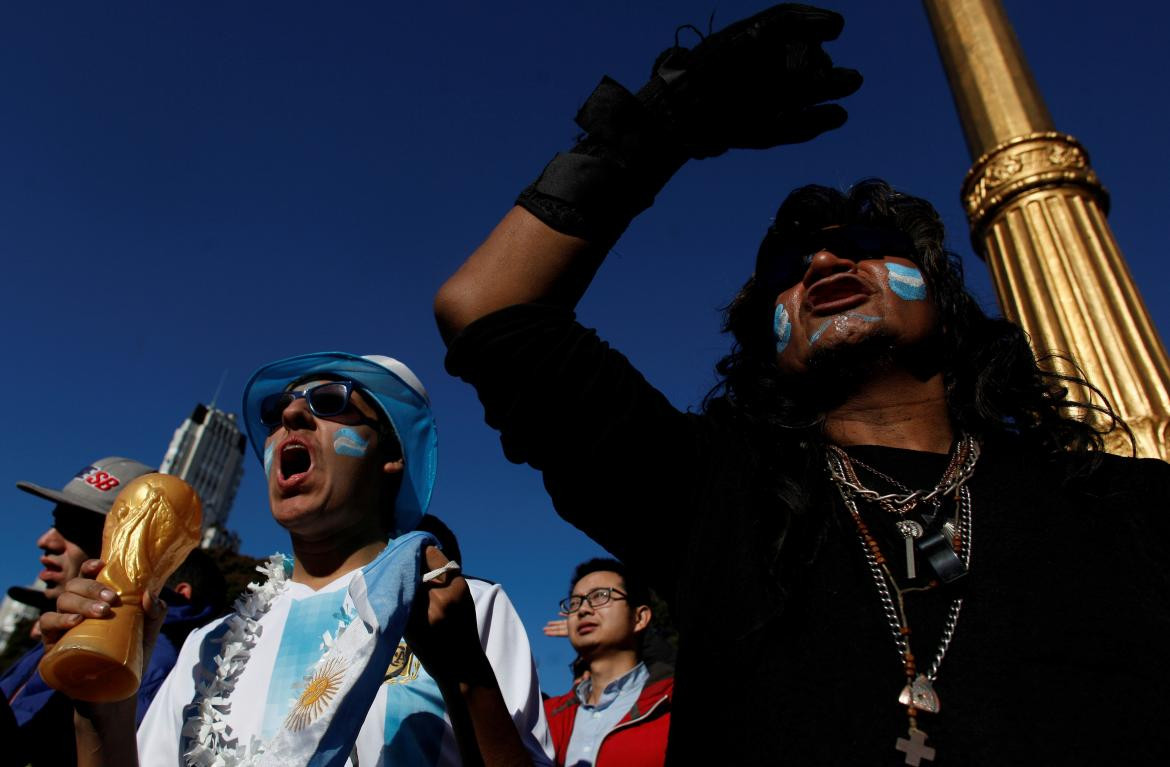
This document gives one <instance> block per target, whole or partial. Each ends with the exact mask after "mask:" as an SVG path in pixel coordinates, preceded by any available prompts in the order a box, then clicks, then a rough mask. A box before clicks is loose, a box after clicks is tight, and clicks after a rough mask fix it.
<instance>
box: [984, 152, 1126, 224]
mask: <svg viewBox="0 0 1170 767" xmlns="http://www.w3.org/2000/svg"><path fill="white" fill-rule="evenodd" d="M1069 185H1073V186H1079V187H1082V188H1084V189H1085V190H1086V191H1088V192H1089V194H1090V195H1091V196H1092V197H1093V198H1094V199H1095V200H1096V202H1097V204H1098V205H1100V206H1101V210H1102V212H1108V210H1109V193H1108V192H1107V191H1106V190H1105V187H1104V186H1102V185H1101V182H1100V180H1098V178H1097V174H1096V173H1095V172H1094V171H1093V169H1092V167H1090V165H1089V153H1088V152H1087V151H1086V150H1085V148H1084V147H1083V146H1081V145H1080V143H1079V142H1078V141H1077V140H1076V139H1074V138H1073V137H1072V136H1069V135H1068V134H1066V133H1058V132H1055V131H1043V132H1039V133H1029V134H1027V135H1024V136H1017V137H1016V138H1013V139H1009V140H1007V141H1004V142H1003V143H1001V144H998V145H997V146H995V147H993V148H992V149H991V150H990V151H988V152H985V153H984V154H983V155H982V156H981V157H979V158H978V159H977V160H975V163H974V164H973V165H972V166H971V169H970V170H969V171H967V177H966V178H965V179H964V180H963V188H962V192H961V196H962V200H963V207H964V209H965V210H966V211H967V219H968V220H969V221H970V222H971V229H972V235H973V237H975V238H979V237H980V236H981V233H982V231H983V230H984V229H985V228H986V226H987V224H988V223H990V221H991V218H992V217H993V216H995V214H996V213H998V212H999V211H1000V209H1002V208H1003V207H1004V206H1005V205H1008V204H1009V203H1011V202H1012V201H1013V200H1015V199H1017V198H1019V197H1020V196H1021V195H1024V194H1026V193H1028V192H1030V191H1032V190H1035V189H1040V188H1043V187H1049V186H1064V187H1067V186H1069Z"/></svg>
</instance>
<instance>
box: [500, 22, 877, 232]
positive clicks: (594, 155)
mask: <svg viewBox="0 0 1170 767" xmlns="http://www.w3.org/2000/svg"><path fill="white" fill-rule="evenodd" d="M843 24H844V20H843V19H842V18H841V16H840V15H838V14H836V13H833V12H832V11H824V10H820V9H818V8H812V7H809V6H803V5H788V4H785V5H777V6H774V7H772V8H769V9H768V10H766V11H763V12H761V13H758V14H756V15H755V16H752V17H750V18H747V19H744V20H742V21H738V22H736V23H734V24H732V25H731V26H729V27H727V28H726V29H723V30H720V31H719V32H717V33H715V34H713V35H711V36H709V37H707V38H706V39H704V40H703V41H702V42H701V43H699V44H698V45H697V46H695V47H694V48H693V49H689V50H688V49H686V48H683V47H681V46H678V45H676V46H674V47H673V48H669V49H667V50H666V51H664V52H663V53H662V54H660V55H659V56H658V59H657V60H656V61H655V64H654V67H653V71H652V73H651V77H650V81H649V82H648V83H647V84H646V85H645V86H643V87H642V88H641V89H640V90H639V91H638V93H637V95H636V96H635V95H634V94H631V93H630V92H629V91H627V90H626V89H625V88H623V87H622V86H621V85H619V84H618V83H616V82H615V81H613V80H611V79H610V78H608V77H606V78H603V79H602V81H601V84H600V85H598V86H597V89H596V90H594V92H593V94H592V95H591V96H590V97H589V100H588V101H586V102H585V105H584V106H583V107H582V108H581V110H580V111H579V112H578V114H577V124H578V125H580V126H581V127H582V128H583V129H584V130H585V131H586V132H587V135H586V136H585V137H584V138H583V139H582V140H581V141H580V142H579V143H578V144H577V146H575V147H574V148H573V149H572V150H571V151H570V152H568V153H565V154H559V155H557V156H556V157H555V158H554V159H553V161H552V162H551V163H549V165H548V166H547V167H546V168H545V170H544V172H543V173H542V174H541V177H540V178H539V179H537V181H536V182H535V183H534V184H533V185H531V186H530V187H528V188H527V189H525V190H524V192H522V193H521V195H520V197H519V199H518V200H517V204H518V205H521V206H522V207H524V208H526V209H527V210H528V211H529V212H531V213H533V215H535V216H537V217H538V218H540V219H541V220H542V221H544V222H545V223H546V224H548V225H549V226H551V227H552V228H553V229H556V230H557V231H560V232H563V233H565V234H571V235H574V236H578V237H583V238H585V239H588V240H591V241H595V242H600V243H604V244H610V243H612V242H613V241H615V240H616V239H617V238H618V237H619V236H620V235H621V233H622V232H623V231H624V230H625V228H626V226H627V225H628V224H629V222H630V220H632V219H633V217H634V216H636V215H637V214H638V213H640V212H642V211H643V210H645V209H646V208H648V207H650V205H651V204H653V202H654V196H655V195H656V194H657V193H658V190H659V189H661V188H662V186H663V185H664V184H665V183H666V182H667V181H668V180H669V179H670V177H671V176H672V175H674V173H675V171H677V170H678V169H679V168H680V167H682V165H683V164H684V163H685V162H686V161H687V160H688V159H692V158H694V159H702V158H705V157H714V156H716V155H720V154H722V153H723V152H726V151H727V150H728V149H732V148H751V149H764V148H767V147H772V146H776V145H778V144H789V143H796V142H801V141H807V140H809V139H811V138H814V137H815V136H817V135H819V134H821V133H823V132H825V131H827V130H831V129H833V128H837V127H839V126H840V125H842V124H843V123H844V122H845V118H846V113H845V110H844V109H843V108H842V107H840V106H838V105H836V104H824V103H822V102H824V101H828V100H831V99H836V98H841V97H843V96H847V95H849V94H850V93H852V92H854V91H855V90H857V89H858V88H859V87H860V86H861V75H860V74H858V73H857V72H856V71H855V70H852V69H841V68H837V67H834V66H833V63H832V60H831V59H830V58H829V55H828V54H827V53H825V52H824V50H823V49H822V48H821V43H823V42H825V41H828V40H833V39H835V38H836V37H837V35H838V34H840V32H841V28H842V26H843Z"/></svg>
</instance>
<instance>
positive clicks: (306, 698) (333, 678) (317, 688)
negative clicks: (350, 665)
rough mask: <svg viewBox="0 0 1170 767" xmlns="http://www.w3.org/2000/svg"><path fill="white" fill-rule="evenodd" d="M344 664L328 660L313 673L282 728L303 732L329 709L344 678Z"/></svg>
mask: <svg viewBox="0 0 1170 767" xmlns="http://www.w3.org/2000/svg"><path fill="white" fill-rule="evenodd" d="M345 669H346V663H345V661H344V660H342V659H341V658H330V659H329V660H328V661H326V662H325V664H324V665H323V666H321V668H319V669H317V670H316V671H315V672H313V675H312V676H311V677H309V681H308V683H307V684H305V689H304V690H302V691H301V697H299V698H297V702H296V703H294V704H293V708H292V711H290V712H289V714H288V716H287V717H286V718H285V720H284V726H285V727H287V728H288V729H290V730H292V731H293V732H297V731H299V730H303V729H304V728H305V727H308V726H309V725H310V724H312V723H313V721H314V720H315V719H316V718H317V717H319V716H320V715H321V712H323V711H324V710H325V709H327V708H329V704H330V702H331V701H332V700H333V696H334V695H336V694H337V690H338V689H339V688H340V687H341V680H342V679H344V678H345Z"/></svg>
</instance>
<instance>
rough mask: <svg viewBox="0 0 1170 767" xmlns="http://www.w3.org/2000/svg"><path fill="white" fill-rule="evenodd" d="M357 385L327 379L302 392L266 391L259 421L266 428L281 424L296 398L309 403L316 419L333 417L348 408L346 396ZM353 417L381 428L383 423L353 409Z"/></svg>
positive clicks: (347, 397) (261, 402)
mask: <svg viewBox="0 0 1170 767" xmlns="http://www.w3.org/2000/svg"><path fill="white" fill-rule="evenodd" d="M356 388H357V384H356V383H354V382H353V381H326V382H325V383H319V384H317V385H316V386H309V387H307V388H305V389H302V390H301V391H282V392H277V393H275V394H269V395H268V396H267V397H265V398H264V399H262V400H260V423H262V424H264V425H265V426H267V427H268V428H269V429H275V428H276V427H277V426H279V425H280V421H281V419H282V418H283V416H284V411H285V409H286V408H287V407H288V406H289V405H291V404H292V403H293V402H295V401H296V400H298V399H301V398H304V400H305V403H306V404H307V405H308V406H309V412H310V413H312V414H313V415H315V416H317V417H318V418H334V417H336V416H339V415H341V414H342V413H344V412H346V410H347V409H349V398H350V395H352V394H353V392H354V389H356ZM353 419H354V421H356V422H358V423H364V424H367V425H369V426H373V427H374V428H376V429H379V430H380V429H381V428H382V425H381V424H380V423H378V421H376V420H374V419H373V418H368V417H366V416H365V415H362V414H361V413H358V412H357V411H356V409H355V410H353Z"/></svg>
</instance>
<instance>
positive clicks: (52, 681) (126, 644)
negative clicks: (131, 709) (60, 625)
mask: <svg viewBox="0 0 1170 767" xmlns="http://www.w3.org/2000/svg"><path fill="white" fill-rule="evenodd" d="M112 610H113V613H114V616H113V617H112V618H106V619H90V620H85V621H82V622H81V623H80V624H79V625H77V626H75V627H74V628H72V629H70V630H69V631H68V632H66V633H65V635H64V636H63V637H61V639H60V641H58V642H57V644H55V645H53V649H52V650H50V651H49V652H47V653H45V657H44V658H42V659H41V663H40V667H39V669H38V670H39V671H40V672H41V676H42V677H43V678H44V680H45V682H46V683H47V684H48V685H49V686H50V687H52V688H54V689H57V690H60V691H61V692H63V693H65V694H66V695H68V696H69V697H70V698H73V699H74V700H84V701H88V702H90V703H112V702H114V701H118V700H125V699H126V698H129V697H130V696H131V695H133V694H134V693H136V692H137V691H138V683H139V680H140V679H141V677H142V624H143V620H144V616H143V614H142V608H141V607H139V606H138V605H136V604H123V605H119V606H117V607H114V608H112Z"/></svg>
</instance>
